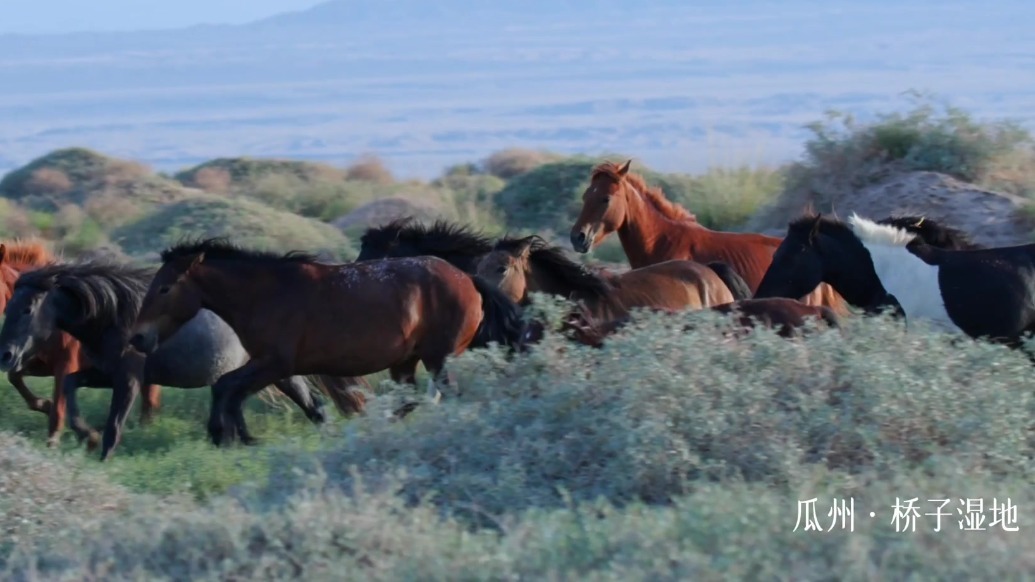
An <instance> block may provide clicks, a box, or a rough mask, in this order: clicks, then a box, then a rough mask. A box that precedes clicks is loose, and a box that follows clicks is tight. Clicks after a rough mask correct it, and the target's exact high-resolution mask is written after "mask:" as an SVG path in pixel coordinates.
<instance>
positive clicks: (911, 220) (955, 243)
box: [877, 216, 985, 251]
mask: <svg viewBox="0 0 1035 582" xmlns="http://www.w3.org/2000/svg"><path fill="white" fill-rule="evenodd" d="M877 224H886V225H889V226H894V227H896V228H901V229H903V230H907V231H909V232H911V233H914V234H918V235H920V238H921V239H923V241H924V242H925V243H926V244H928V245H930V246H932V247H937V248H940V249H948V250H961V251H969V250H976V249H982V248H985V247H984V246H983V245H980V244H977V243H975V242H974V241H973V240H971V238H970V235H968V234H967V233H966V232H964V231H962V230H960V229H958V228H955V227H952V226H948V225H945V224H941V223H939V222H937V221H935V220H931V219H930V218H927V217H924V216H890V217H888V218H885V219H883V220H878V221H877ZM918 225H919V226H918Z"/></svg>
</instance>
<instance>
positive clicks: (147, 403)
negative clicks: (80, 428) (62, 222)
mask: <svg viewBox="0 0 1035 582" xmlns="http://www.w3.org/2000/svg"><path fill="white" fill-rule="evenodd" d="M57 261H58V259H57V257H55V256H54V255H52V254H51V253H50V251H49V250H48V249H47V247H46V246H45V245H44V244H43V243H42V242H40V241H21V240H15V241H11V242H9V243H4V244H0V279H2V285H3V287H2V289H0V311H6V309H7V302H8V301H10V300H11V295H12V294H13V293H14V284H15V282H16V281H17V280H18V277H19V276H21V274H22V273H24V272H26V271H31V270H33V269H38V268H40V267H43V266H46V265H50V264H53V263H56V262H57ZM10 364H11V362H10V356H9V354H7V353H3V354H0V371H5V372H7V380H8V381H9V382H10V383H11V385H12V386H14V388H15V390H17V391H18V394H19V395H21V397H22V399H24V400H25V404H26V405H28V407H29V409H30V410H36V411H38V412H42V413H44V414H46V415H47V444H48V445H49V446H55V445H57V444H58V442H60V439H61V431H62V430H63V429H64V427H65V394H64V391H63V390H62V385H63V384H64V380H65V377H66V376H68V375H69V374H73V373H75V372H78V371H79V370H81V369H84V368H88V367H90V361H89V358H87V357H86V356H85V355H84V354H83V353H82V351H81V349H80V345H79V341H78V340H76V339H75V338H74V337H72V336H70V335H68V334H67V333H65V332H63V331H59V332H57V333H54V334H53V335H51V336H50V337H48V338H47V339H46V340H45V341H43V342H42V344H40V346H39V348H38V349H37V350H36V351H35V354H34V355H33V357H32V358H29V359H25V360H23V361H22V363H21V365H20V366H19V367H18V368H11V366H10ZM26 376H30V377H47V376H53V377H54V390H53V394H52V396H51V399H50V400H45V399H43V398H40V397H38V396H36V395H35V394H34V393H33V392H32V390H30V389H29V387H28V386H27V385H26V384H25V379H24V378H25V377H26ZM142 395H143V405H142V406H141V408H140V417H141V422H147V421H148V420H150V419H151V418H152V417H153V415H154V413H155V411H156V410H157V409H158V405H159V397H160V395H161V392H160V391H159V387H158V386H155V385H148V386H145V387H144V388H143V390H142Z"/></svg>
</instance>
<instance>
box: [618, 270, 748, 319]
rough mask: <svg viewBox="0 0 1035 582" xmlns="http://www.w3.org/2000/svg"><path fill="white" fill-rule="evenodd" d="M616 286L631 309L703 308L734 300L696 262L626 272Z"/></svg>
mask: <svg viewBox="0 0 1035 582" xmlns="http://www.w3.org/2000/svg"><path fill="white" fill-rule="evenodd" d="M617 281H618V285H617V286H616V289H617V291H616V292H617V293H619V294H620V295H621V297H622V299H623V301H624V303H625V304H626V305H627V306H628V307H630V308H632V307H663V308H671V309H684V308H687V307H693V308H697V309H700V308H704V307H709V306H712V305H717V304H720V303H727V302H730V301H733V295H732V294H731V293H730V290H729V288H728V287H727V286H726V284H725V283H724V282H723V281H722V279H721V278H720V277H719V275H718V274H717V273H716V272H715V271H713V270H712V269H710V268H709V267H708V266H706V265H702V264H701V263H698V262H695V261H687V260H679V259H676V260H670V261H664V262H661V263H655V264H653V265H648V266H646V267H641V268H639V269H633V270H631V271H626V272H625V273H622V274H621V275H618V277H617Z"/></svg>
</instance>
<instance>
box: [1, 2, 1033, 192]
mask: <svg viewBox="0 0 1035 582" xmlns="http://www.w3.org/2000/svg"><path fill="white" fill-rule="evenodd" d="M529 2H530V4H529V5H528V6H532V8H534V9H528V10H525V9H521V10H518V9H515V8H513V7H510V6H509V5H503V4H484V5H482V4H479V5H477V6H475V5H471V6H470V7H468V6H467V5H466V4H465V3H464V2H461V1H460V0H442V1H441V2H437V3H434V4H429V3H426V2H424V0H393V1H392V2H381V3H361V2H357V1H356V0H338V1H337V2H333V3H326V4H324V5H319V6H317V7H316V8H314V9H312V10H308V11H303V10H305V9H306V8H308V7H311V6H313V5H318V4H320V3H319V2H317V1H315V0H258V1H251V0H249V1H247V2H246V1H244V0H208V1H206V2H204V3H202V2H200V0H183V1H181V2H179V3H177V4H170V5H165V4H163V5H161V6H158V7H155V8H153V9H151V8H149V9H148V11H147V13H146V14H144V13H137V12H134V11H133V10H132V9H131V8H132V5H134V4H136V2H135V0H101V1H99V2H94V3H82V4H80V3H78V2H75V1H73V0H40V1H39V2H36V3H34V4H32V5H24V6H20V7H18V8H17V9H14V10H13V11H11V12H9V13H5V19H4V20H3V21H2V22H3V24H2V29H0V32H2V31H4V30H6V31H8V32H11V31H18V32H23V33H27V32H31V31H34V30H35V31H39V30H44V29H47V28H50V29H52V30H64V31H66V32H68V31H71V30H73V29H76V28H79V29H81V28H82V27H94V30H100V28H96V27H102V28H103V26H108V27H116V28H122V29H124V30H141V29H151V28H155V27H158V28H162V29H176V30H165V31H153V32H151V31H149V32H137V33H103V34H95V35H65V36H33V35H28V36H10V35H0V74H3V76H4V80H5V86H4V91H3V92H2V93H0V119H3V120H4V123H2V124H0V172H5V171H8V170H10V169H12V168H14V167H17V166H20V165H22V164H24V163H26V162H28V161H30V160H31V159H33V158H35V157H38V156H40V155H42V154H45V153H47V152H49V151H52V150H54V149H57V148H62V147H71V146H82V147H87V148H91V149H95V150H97V151H100V152H102V153H105V154H109V155H113V156H117V157H124V158H130V159H134V160H138V161H141V162H144V163H147V164H150V165H152V166H153V167H155V168H156V169H159V170H166V171H169V170H176V169H181V168H184V167H187V166H190V165H193V164H196V163H199V162H201V161H204V160H207V159H211V158H214V157H234V156H252V157H278V158H289V159H303V160H314V161H329V162H333V163H336V164H339V165H340V164H342V163H347V162H348V161H349V160H351V159H354V158H356V157H358V156H361V155H364V154H375V155H378V156H380V157H381V158H382V159H384V160H385V161H386V162H387V163H388V164H389V166H390V167H391V168H392V170H393V171H394V172H396V173H397V175H399V176H402V177H418V178H426V177H431V176H434V175H437V174H438V173H440V172H441V170H442V169H444V168H445V167H447V166H448V165H450V164H454V163H460V162H468V161H474V160H477V159H481V158H483V157H484V156H485V155H487V154H489V153H491V152H492V151H496V150H499V149H502V148H506V147H526V148H534V149H546V150H552V151H556V152H560V153H586V154H599V153H603V152H619V153H623V154H628V155H632V156H636V157H638V158H639V159H641V160H642V161H643V162H644V163H647V164H649V165H651V166H653V167H656V168H658V169H661V170H665V171H697V170H700V169H703V168H705V167H707V166H709V165H728V164H731V163H732V164H740V163H782V162H785V161H788V160H789V159H793V158H794V157H796V156H797V155H799V154H800V151H801V145H802V142H803V140H804V139H805V138H806V137H807V135H808V133H807V131H806V130H805V129H804V125H805V124H806V123H808V122H811V121H814V120H816V119H819V118H821V117H822V116H823V113H824V111H826V110H828V109H839V110H843V111H847V112H849V113H852V114H854V115H857V116H859V117H864V118H865V117H867V116H870V115H874V114H877V113H882V112H887V111H889V110H892V109H897V108H900V107H902V105H903V102H902V101H901V100H900V99H899V98H898V96H899V95H900V94H901V93H902V92H904V91H907V90H910V89H917V90H920V91H929V92H932V93H935V94H937V95H938V96H940V97H943V98H945V99H946V100H947V101H948V102H949V103H950V104H952V105H955V106H959V107H961V108H964V109H965V110H967V111H968V112H972V113H974V114H975V115H976V116H978V117H983V118H987V117H993V118H1002V117H1010V118H1016V119H1018V120H1020V121H1022V122H1024V123H1026V124H1028V125H1029V127H1030V126H1031V124H1032V122H1033V121H1035V83H1033V82H1032V81H1035V72H1033V67H1032V65H1033V64H1035V39H1033V38H1031V36H1030V35H1028V34H1027V27H1028V24H1029V23H1030V22H1032V21H1033V18H1035V4H1030V3H1026V2H1023V1H1021V0H1000V1H999V2H997V3H995V4H994V5H990V4H987V3H983V2H977V1H976V0H948V1H944V2H938V1H935V0H904V1H902V2H876V3H867V4H860V3H852V2H844V1H842V0H833V1H831V2H826V3H816V2H814V1H812V0H785V1H784V2H781V3H779V4H776V5H774V4H772V3H767V2H763V1H761V0H748V1H747V2H745V3H743V4H738V5H731V4H728V3H719V2H708V3H707V6H701V5H698V6H688V5H685V4H682V3H680V2H676V1H674V0H656V1H655V2H651V3H644V4H641V5H637V6H636V7H635V8H628V7H627V5H626V4H624V3H621V2H617V1H615V0H600V1H598V2H592V3H589V2H580V1H578V0H567V1H565V0H557V1H550V2H547V1H545V0H529ZM299 11H303V12H299ZM287 12H292V13H293V14H286V13H287ZM276 14H284V15H281V16H275V15H276ZM257 20H262V22H261V23H254V24H240V23H251V22H253V21H257ZM217 22H229V23H236V24H240V25H236V26H231V27H226V28H220V29H205V28H194V29H187V30H179V29H181V28H182V27H184V26H191V25H193V24H200V23H217ZM616 22H620V26H616V25H615V24H616ZM91 23H92V24H91ZM158 25H160V26H158Z"/></svg>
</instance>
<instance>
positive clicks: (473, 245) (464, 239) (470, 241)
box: [356, 217, 492, 274]
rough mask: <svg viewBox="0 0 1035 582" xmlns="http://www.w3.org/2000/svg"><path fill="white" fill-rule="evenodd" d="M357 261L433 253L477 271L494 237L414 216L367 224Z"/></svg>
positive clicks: (459, 265) (466, 270)
mask: <svg viewBox="0 0 1035 582" xmlns="http://www.w3.org/2000/svg"><path fill="white" fill-rule="evenodd" d="M359 240H360V245H361V246H360V248H359V256H358V257H356V262H363V261H371V260H375V259H387V258H401V257H419V256H432V257H438V258H440V259H444V260H446V261H449V262H450V263H451V264H452V265H453V266H454V267H456V268H458V269H460V270H462V271H464V272H467V273H472V274H473V273H475V271H476V270H477V267H478V261H479V260H481V258H482V257H483V256H485V254H486V253H488V252H489V251H491V250H492V240H490V239H489V238H488V237H486V236H484V235H482V234H480V233H477V232H475V231H473V230H472V229H471V228H470V227H468V226H463V225H457V224H451V223H449V222H446V221H443V220H436V221H435V222H434V224H432V225H431V226H427V225H424V224H421V223H419V222H415V221H414V219H413V217H406V218H400V219H398V220H393V221H392V222H389V223H388V224H385V225H383V226H377V227H371V228H368V229H367V231H366V232H364V233H363V236H361V237H360V239H359Z"/></svg>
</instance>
